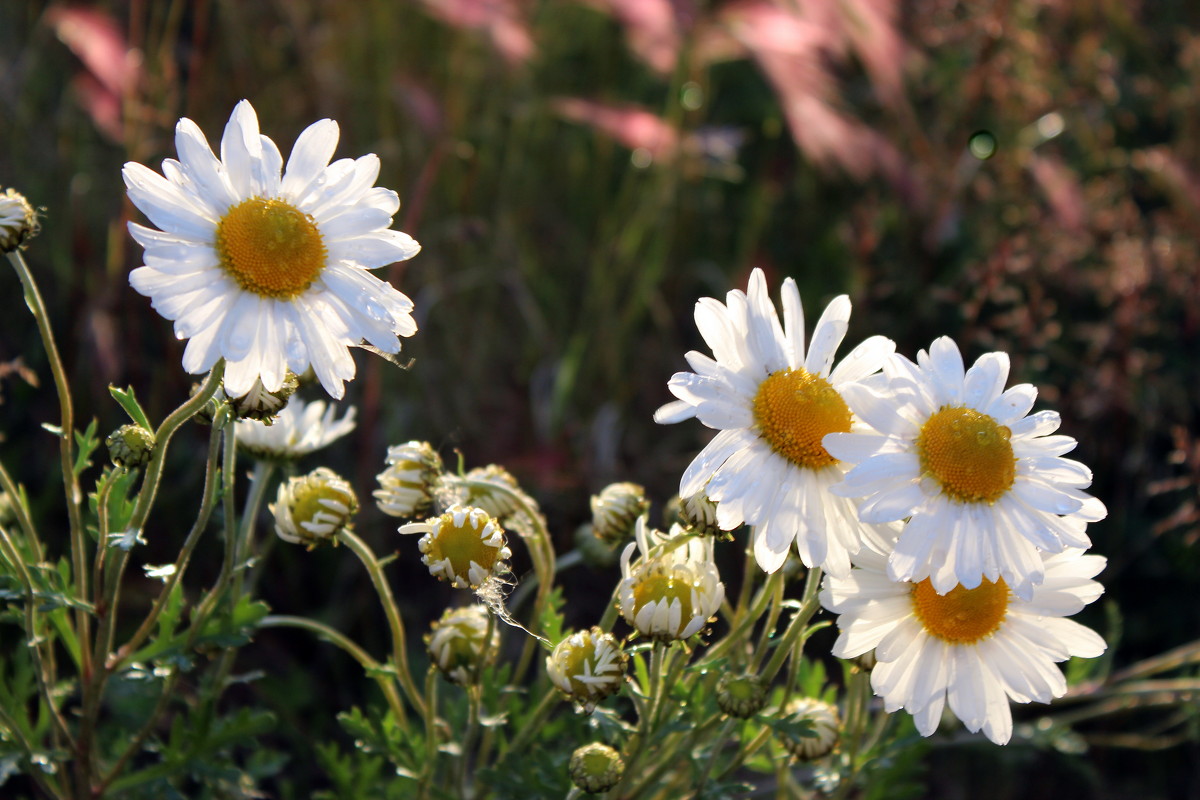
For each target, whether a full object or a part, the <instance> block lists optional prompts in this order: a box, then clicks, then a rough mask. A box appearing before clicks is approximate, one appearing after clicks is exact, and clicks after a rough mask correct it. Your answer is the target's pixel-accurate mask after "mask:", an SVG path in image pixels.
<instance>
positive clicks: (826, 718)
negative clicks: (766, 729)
mask: <svg viewBox="0 0 1200 800" xmlns="http://www.w3.org/2000/svg"><path fill="white" fill-rule="evenodd" d="M785 716H786V717H787V718H788V720H789V721H790V722H796V723H800V722H808V723H809V725H810V726H811V728H812V731H811V735H808V736H798V735H791V734H785V733H782V732H778V731H777V734H778V737H779V740H780V742H782V743H783V746H784V747H786V748H787V750H788V752H789V753H791V754H792V755H793V756H795V757H796V758H798V759H800V760H802V761H813V760H815V759H818V758H822V757H824V756H827V755H829V754H830V753H831V752H832V751H833V748H834V746H835V745H837V741H838V733H839V731H840V729H841V721H840V720H839V719H838V712H837V708H835V707H834V706H832V705H830V704H829V703H826V702H825V701H824V700H818V699H817V698H815V697H797V698H795V699H793V700H792V701H791V702H790V703H788V706H787V711H786V713H785Z"/></svg>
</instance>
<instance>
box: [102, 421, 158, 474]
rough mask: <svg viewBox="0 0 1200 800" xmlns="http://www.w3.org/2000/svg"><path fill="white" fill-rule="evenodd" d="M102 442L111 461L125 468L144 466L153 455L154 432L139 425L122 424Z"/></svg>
mask: <svg viewBox="0 0 1200 800" xmlns="http://www.w3.org/2000/svg"><path fill="white" fill-rule="evenodd" d="M104 444H105V445H107V446H108V457H109V458H110V459H111V460H112V463H114V464H116V465H117V466H118V467H125V468H126V469H137V468H138V467H144V466H146V465H147V464H149V463H150V457H151V456H152V455H154V434H153V433H151V432H150V431H148V430H146V429H145V428H143V427H142V426H141V425H122V426H121V427H119V428H117V429H116V430H115V431H113V432H112V433H110V434H109V435H108V438H107V439H105V440H104Z"/></svg>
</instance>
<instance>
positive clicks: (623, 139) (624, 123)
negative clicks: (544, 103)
mask: <svg viewBox="0 0 1200 800" xmlns="http://www.w3.org/2000/svg"><path fill="white" fill-rule="evenodd" d="M554 109H555V110H556V111H557V112H558V113H559V114H560V115H561V116H562V117H564V118H566V119H569V120H571V121H572V122H580V123H583V124H585V125H590V126H591V127H593V128H595V129H596V130H598V131H601V132H603V133H605V134H607V135H609V136H610V137H612V138H613V139H615V140H616V141H618V142H619V143H621V144H622V145H624V146H625V147H628V148H629V149H630V150H645V151H646V152H648V153H649V154H650V156H651V158H653V159H655V160H659V159H668V158H671V157H672V156H674V155H675V153H676V152H677V151H678V149H679V131H678V130H677V129H676V128H675V127H674V126H672V125H671V124H670V123H669V122H667V121H666V120H664V119H663V118H662V117H659V116H656V115H655V114H653V113H651V112H650V111H647V110H646V109H644V108H638V107H636V106H613V105H606V104H604V103H597V102H594V101H591V100H584V99H581V98H578V97H564V98H560V99H558V100H556V101H555V102H554Z"/></svg>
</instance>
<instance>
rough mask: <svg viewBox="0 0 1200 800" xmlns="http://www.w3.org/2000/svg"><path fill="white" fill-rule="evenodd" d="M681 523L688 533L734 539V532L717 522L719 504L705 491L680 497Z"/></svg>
mask: <svg viewBox="0 0 1200 800" xmlns="http://www.w3.org/2000/svg"><path fill="white" fill-rule="evenodd" d="M679 524H680V525H681V526H683V528H684V530H686V531H687V532H688V533H695V534H698V535H700V536H716V537H718V538H720V539H733V534H732V533H730V532H729V531H723V530H721V526H720V525H718V524H717V504H716V503H715V502H714V501H713V500H712V499H710V498H709V496H708V495H706V494H705V493H704V492H696V493H695V494H693V495H689V496H688V497H680V498H679Z"/></svg>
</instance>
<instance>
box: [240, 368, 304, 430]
mask: <svg viewBox="0 0 1200 800" xmlns="http://www.w3.org/2000/svg"><path fill="white" fill-rule="evenodd" d="M299 387H300V381H299V380H298V379H297V378H296V374H295V373H293V372H288V373H287V374H285V375H284V376H283V383H281V384H280V385H279V388H278V389H276V390H275V391H273V392H268V391H267V390H266V387H264V386H263V384H262V380H261V379H255V381H254V386H252V387H250V391H248V392H246V393H245V394H244V395H242V396H241V397H235V398H233V399H231V400H230V401H229V405H230V407H231V408H233V413H234V414H235V415H237V418H238V419H253V420H258V421H259V422H263V423H266V424H267V425H270V424H271V421H272V420H274V418H275V415H276V414H278V413H279V412H280V411H282V410H283V407H284V406H286V405H287V404H288V400H290V399H291V397H292V395H294V394H295V393H296V389H298V388H299Z"/></svg>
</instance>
